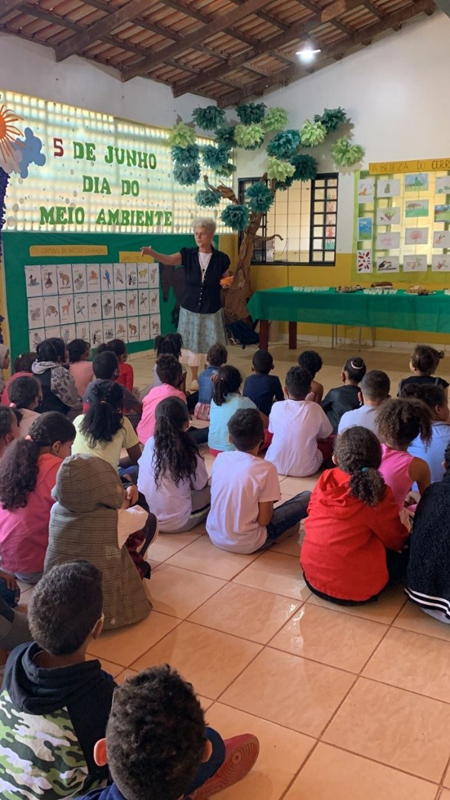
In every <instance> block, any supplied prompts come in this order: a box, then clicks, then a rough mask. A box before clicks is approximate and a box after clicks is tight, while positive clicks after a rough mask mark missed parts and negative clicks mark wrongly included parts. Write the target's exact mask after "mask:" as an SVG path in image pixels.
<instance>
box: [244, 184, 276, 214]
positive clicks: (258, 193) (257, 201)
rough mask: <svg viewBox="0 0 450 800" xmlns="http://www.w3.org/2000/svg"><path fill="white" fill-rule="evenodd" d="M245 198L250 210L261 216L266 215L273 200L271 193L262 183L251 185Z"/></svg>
mask: <svg viewBox="0 0 450 800" xmlns="http://www.w3.org/2000/svg"><path fill="white" fill-rule="evenodd" d="M245 196H246V198H247V200H248V204H249V206H250V209H251V210H252V211H255V212H256V213H261V214H267V212H268V210H269V208H270V206H271V205H272V203H273V200H274V197H273V192H271V190H270V189H269V187H268V186H267V185H266V184H265V183H263V181H258V182H257V183H254V184H252V186H250V187H249V188H248V189H247V191H246V193H245Z"/></svg>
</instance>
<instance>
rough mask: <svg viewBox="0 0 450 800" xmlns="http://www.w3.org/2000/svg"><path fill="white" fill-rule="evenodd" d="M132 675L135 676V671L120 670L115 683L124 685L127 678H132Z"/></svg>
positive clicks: (128, 669)
mask: <svg viewBox="0 0 450 800" xmlns="http://www.w3.org/2000/svg"><path fill="white" fill-rule="evenodd" d="M134 675H137V672H136V670H135V669H130V668H129V667H127V668H126V669H124V670H122V672H120V673H119V675H118V676H117V678H116V683H118V684H119V685H120V684H122V683H124V682H125V681H126V680H127V679H128V678H132V677H133V676H134Z"/></svg>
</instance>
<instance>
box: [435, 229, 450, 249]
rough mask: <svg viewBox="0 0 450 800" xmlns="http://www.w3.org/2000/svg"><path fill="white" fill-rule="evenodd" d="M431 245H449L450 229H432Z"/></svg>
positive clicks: (445, 246)
mask: <svg viewBox="0 0 450 800" xmlns="http://www.w3.org/2000/svg"><path fill="white" fill-rule="evenodd" d="M433 247H442V248H447V247H450V231H434V233H433Z"/></svg>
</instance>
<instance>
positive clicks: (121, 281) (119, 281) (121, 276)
mask: <svg viewBox="0 0 450 800" xmlns="http://www.w3.org/2000/svg"><path fill="white" fill-rule="evenodd" d="M125 288H126V272H125V264H114V289H115V291H116V292H120V291H121V289H125Z"/></svg>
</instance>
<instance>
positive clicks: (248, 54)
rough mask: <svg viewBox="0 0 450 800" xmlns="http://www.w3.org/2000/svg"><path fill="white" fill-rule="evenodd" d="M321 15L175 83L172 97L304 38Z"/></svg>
mask: <svg viewBox="0 0 450 800" xmlns="http://www.w3.org/2000/svg"><path fill="white" fill-rule="evenodd" d="M339 4H340V5H339V7H338V8H337V13H338V14H342V13H343V12H342V7H341V0H339ZM333 5H336V4H333ZM360 5H362V0H346V2H345V10H346V11H350V10H352V9H353V8H357V7H358V6H360ZM328 8H329V7H328ZM323 13H324V10H322V11H318V12H317V13H315V14H314V16H313V17H311V18H310V19H309V20H307V21H306V22H305V21H304V20H302V21H301V22H296V23H294V24H293V25H291V26H290V28H289V30H288V31H283V32H282V33H277V34H276V35H275V36H272V37H271V38H270V39H265V40H264V41H262V42H260V43H259V44H257V45H255V47H252V48H251V49H250V50H247V51H245V52H244V53H240V54H239V55H237V56H231V58H229V59H228V61H227V62H226V63H225V64H220V65H219V66H217V67H211V69H209V70H204V72H203V73H202V74H201V75H200V77H199V78H198V79H195V78H193V79H191V78H189V79H188V80H187V81H182V82H180V83H176V84H175V85H174V87H173V95H174V97H180V95H182V94H185V93H186V92H195V91H197V89H198V88H199V87H200V86H203V85H204V84H205V83H209V82H210V81H213V80H220V77H221V76H223V75H224V74H225V72H231V71H232V70H234V69H236V68H237V67H241V66H243V64H247V63H248V62H249V61H252V60H253V59H254V58H257V57H258V56H260V55H263V54H264V53H266V52H267V51H268V50H278V49H279V48H280V47H283V46H284V45H286V44H289V43H290V42H293V41H295V40H296V39H298V38H299V37H301V36H306V35H307V34H308V33H310V32H311V31H313V30H314V29H315V28H317V27H318V26H319V25H322V24H323ZM224 70H225V72H224Z"/></svg>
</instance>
